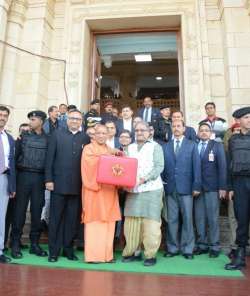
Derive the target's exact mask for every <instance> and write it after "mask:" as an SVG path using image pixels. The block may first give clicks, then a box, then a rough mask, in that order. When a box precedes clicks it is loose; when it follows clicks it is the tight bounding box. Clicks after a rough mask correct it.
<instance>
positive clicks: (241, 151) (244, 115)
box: [225, 107, 250, 270]
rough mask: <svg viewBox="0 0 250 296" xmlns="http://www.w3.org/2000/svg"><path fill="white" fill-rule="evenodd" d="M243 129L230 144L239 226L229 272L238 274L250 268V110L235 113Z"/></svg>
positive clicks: (231, 181)
mask: <svg viewBox="0 0 250 296" xmlns="http://www.w3.org/2000/svg"><path fill="white" fill-rule="evenodd" d="M233 117H234V118H236V119H237V120H238V121H239V123H240V127H241V132H240V134H235V135H233V136H232V137H231V138H230V140H229V151H228V152H229V199H232V197H233V198H234V212H235V217H236V220H237V223H238V227H237V230H236V244H237V246H238V248H237V250H236V254H235V257H234V258H233V259H232V261H231V262H230V263H228V264H226V266H225V269H227V270H235V269H241V268H242V267H245V266H246V261H245V256H246V246H247V244H248V230H249V222H250V107H244V108H241V109H238V110H236V111H235V112H234V113H233Z"/></svg>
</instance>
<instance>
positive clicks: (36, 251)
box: [30, 244, 48, 257]
mask: <svg viewBox="0 0 250 296" xmlns="http://www.w3.org/2000/svg"><path fill="white" fill-rule="evenodd" d="M30 254H34V255H36V256H39V257H46V256H48V253H47V252H46V251H44V250H43V249H42V248H41V247H40V246H39V245H38V244H32V245H31V246H30Z"/></svg>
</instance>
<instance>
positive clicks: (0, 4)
mask: <svg viewBox="0 0 250 296" xmlns="http://www.w3.org/2000/svg"><path fill="white" fill-rule="evenodd" d="M10 3H11V0H0V40H2V41H5V33H6V26H7V18H8V11H9V7H10ZM3 51H4V45H3V44H1V43H0V70H1V69H2V59H3Z"/></svg>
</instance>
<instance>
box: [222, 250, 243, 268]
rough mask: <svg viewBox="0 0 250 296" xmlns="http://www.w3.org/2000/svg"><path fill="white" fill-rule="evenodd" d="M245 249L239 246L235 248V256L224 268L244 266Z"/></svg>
mask: <svg viewBox="0 0 250 296" xmlns="http://www.w3.org/2000/svg"><path fill="white" fill-rule="evenodd" d="M245 258H246V249H245V248H244V247H240V248H238V249H237V250H236V254H235V257H234V258H233V259H232V261H231V262H230V263H228V264H226V265H225V269H226V270H241V269H242V268H243V267H246V259H245Z"/></svg>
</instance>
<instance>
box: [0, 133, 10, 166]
mask: <svg viewBox="0 0 250 296" xmlns="http://www.w3.org/2000/svg"><path fill="white" fill-rule="evenodd" d="M0 137H2V142H3V150H4V162H5V167H6V168H9V155H10V144H9V139H8V135H7V133H6V132H5V130H2V131H1V132H0Z"/></svg>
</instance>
